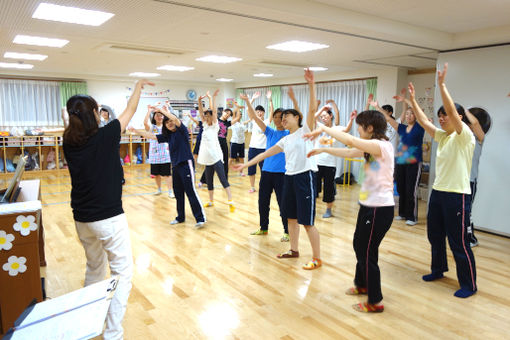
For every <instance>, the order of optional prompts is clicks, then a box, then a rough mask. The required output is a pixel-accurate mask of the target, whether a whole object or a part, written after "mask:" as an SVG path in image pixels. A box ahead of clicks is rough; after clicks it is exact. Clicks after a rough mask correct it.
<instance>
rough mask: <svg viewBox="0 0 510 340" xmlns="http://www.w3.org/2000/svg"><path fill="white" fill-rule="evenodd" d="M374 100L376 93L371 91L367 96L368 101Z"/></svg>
mask: <svg viewBox="0 0 510 340" xmlns="http://www.w3.org/2000/svg"><path fill="white" fill-rule="evenodd" d="M372 100H374V94H373V93H370V94H369V95H368V98H367V103H370V102H371V101H372Z"/></svg>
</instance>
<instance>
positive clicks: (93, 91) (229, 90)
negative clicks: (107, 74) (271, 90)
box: [87, 79, 235, 128]
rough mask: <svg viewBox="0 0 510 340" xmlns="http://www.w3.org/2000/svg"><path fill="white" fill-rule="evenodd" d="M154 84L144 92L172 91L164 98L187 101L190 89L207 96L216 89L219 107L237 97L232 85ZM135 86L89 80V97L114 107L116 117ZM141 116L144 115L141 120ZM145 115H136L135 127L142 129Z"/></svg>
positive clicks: (117, 82)
mask: <svg viewBox="0 0 510 340" xmlns="http://www.w3.org/2000/svg"><path fill="white" fill-rule="evenodd" d="M154 82H155V83H156V86H154V87H153V86H146V87H145V88H144V90H143V92H158V93H159V92H164V91H166V90H170V92H169V93H168V94H163V96H168V98H169V99H172V100H186V92H187V91H188V90H190V89H192V90H195V91H196V93H197V95H201V94H205V93H206V91H211V93H212V92H213V91H214V90H215V89H217V88H219V89H220V93H219V94H218V98H217V104H218V106H224V105H225V99H226V98H233V97H234V95H235V88H234V86H233V84H230V83H211V84H206V83H192V82H168V81H162V82H158V80H157V79H154ZM134 84H135V83H134V82H130V81H109V80H87V87H88V92H89V95H90V96H92V97H94V99H96V101H97V102H98V103H99V104H104V105H108V106H110V107H112V108H113V110H114V111H115V114H116V115H118V114H120V113H122V111H123V110H124V109H125V107H126V103H127V98H128V97H129V96H130V95H131V91H129V90H128V89H127V88H133V87H134ZM142 96H143V94H142ZM157 97H160V95H157ZM157 100H158V99H157V98H154V102H156V101H157ZM140 115H142V118H141V119H140V117H139V116H140ZM144 115H145V112H137V113H136V115H135V117H134V118H133V122H136V124H135V127H137V128H138V127H141V126H138V125H140V123H141V122H142V121H143V116H144Z"/></svg>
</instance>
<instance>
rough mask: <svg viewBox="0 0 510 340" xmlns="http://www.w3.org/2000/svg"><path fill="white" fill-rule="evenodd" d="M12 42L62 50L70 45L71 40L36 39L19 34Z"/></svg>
mask: <svg viewBox="0 0 510 340" xmlns="http://www.w3.org/2000/svg"><path fill="white" fill-rule="evenodd" d="M12 42H13V43H15V44H20V45H34V46H48V47H59V48H60V47H64V46H65V45H67V43H69V40H65V39H53V38H44V37H34V36H30V35H22V34H18V35H17V36H15V37H14V40H13V41H12Z"/></svg>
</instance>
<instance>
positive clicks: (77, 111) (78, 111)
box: [69, 110, 80, 116]
mask: <svg viewBox="0 0 510 340" xmlns="http://www.w3.org/2000/svg"><path fill="white" fill-rule="evenodd" d="M69 114H71V115H76V116H80V110H71V111H69Z"/></svg>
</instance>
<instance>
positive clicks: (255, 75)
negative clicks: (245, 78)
mask: <svg viewBox="0 0 510 340" xmlns="http://www.w3.org/2000/svg"><path fill="white" fill-rule="evenodd" d="M253 76H254V77H261V78H269V77H272V76H273V74H272V73H255V74H254V75H253Z"/></svg>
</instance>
